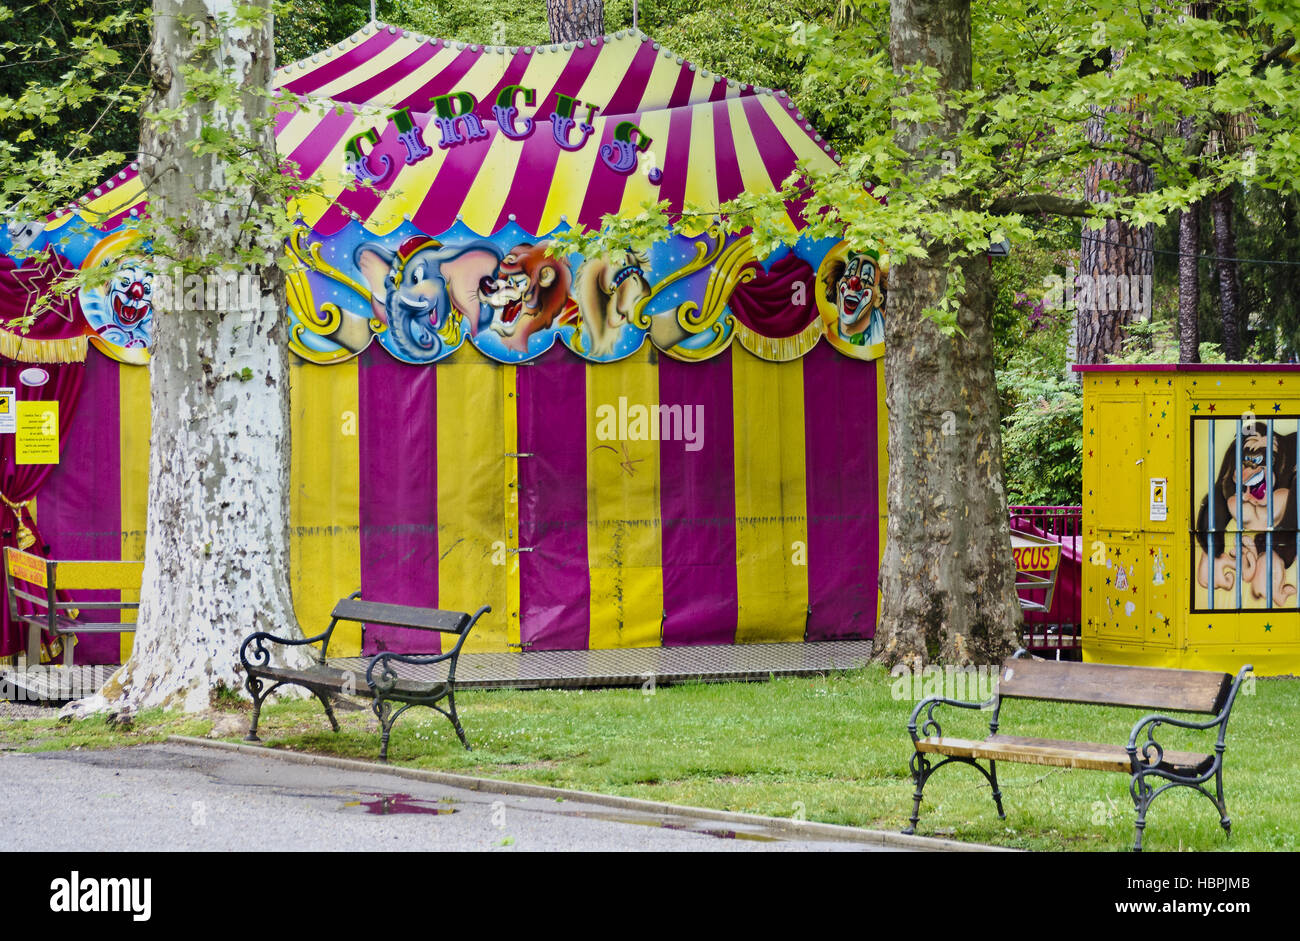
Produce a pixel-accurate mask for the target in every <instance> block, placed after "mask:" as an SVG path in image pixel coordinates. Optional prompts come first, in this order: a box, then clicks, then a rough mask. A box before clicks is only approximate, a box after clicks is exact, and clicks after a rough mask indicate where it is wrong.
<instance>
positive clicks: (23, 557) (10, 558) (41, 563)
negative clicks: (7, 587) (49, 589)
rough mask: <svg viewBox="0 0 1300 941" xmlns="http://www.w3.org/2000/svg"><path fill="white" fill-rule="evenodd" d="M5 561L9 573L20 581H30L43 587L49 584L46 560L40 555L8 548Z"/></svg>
mask: <svg viewBox="0 0 1300 941" xmlns="http://www.w3.org/2000/svg"><path fill="white" fill-rule="evenodd" d="M5 563H6V564H7V565H8V567H9V574H10V575H12V576H13V577H14V578H16V579H19V580H20V581H24V582H30V583H31V584H33V585H39V586H41V587H42V588H45V587H46V585H47V584H48V583H47V580H46V577H45V560H44V559H42V558H41V557H40V556H38V555H32V553H30V552H22V551H20V550H18V549H13V548H6V549H5Z"/></svg>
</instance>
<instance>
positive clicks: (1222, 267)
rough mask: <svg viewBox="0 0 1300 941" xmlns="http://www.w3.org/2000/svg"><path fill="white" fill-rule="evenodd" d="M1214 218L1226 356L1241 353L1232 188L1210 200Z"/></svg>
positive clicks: (1237, 356) (1239, 354)
mask: <svg viewBox="0 0 1300 941" xmlns="http://www.w3.org/2000/svg"><path fill="white" fill-rule="evenodd" d="M1210 214H1211V216H1212V217H1213V219H1214V254H1215V255H1216V256H1218V257H1217V258H1216V259H1215V267H1216V268H1217V269H1218V273H1219V316H1220V317H1221V318H1222V321H1223V352H1224V355H1226V356H1227V358H1228V359H1231V360H1239V359H1241V358H1242V355H1243V352H1244V350H1243V346H1244V344H1243V343H1242V336H1241V333H1242V323H1241V280H1240V274H1239V271H1238V267H1237V262H1235V261H1229V260H1228V259H1230V258H1236V257H1237V237H1236V234H1235V233H1234V232H1233V231H1232V190H1231V189H1221V190H1219V192H1217V193H1215V194H1214V196H1213V197H1212V198H1211V199H1210Z"/></svg>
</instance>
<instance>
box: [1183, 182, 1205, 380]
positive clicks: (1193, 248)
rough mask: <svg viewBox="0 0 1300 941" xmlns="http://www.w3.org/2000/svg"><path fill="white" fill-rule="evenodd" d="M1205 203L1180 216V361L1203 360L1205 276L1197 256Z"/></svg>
mask: <svg viewBox="0 0 1300 941" xmlns="http://www.w3.org/2000/svg"><path fill="white" fill-rule="evenodd" d="M1200 208H1201V204H1200V203H1199V202H1195V203H1192V205H1191V206H1189V207H1188V208H1187V209H1186V210H1185V211H1184V212H1180V213H1179V214H1178V252H1179V254H1178V361H1179V362H1180V363H1199V362H1200V361H1201V352H1200V349H1201V338H1200V325H1199V324H1198V322H1197V317H1198V311H1199V308H1200V305H1201V276H1200V272H1199V270H1198V268H1197V256H1198V255H1199V254H1200V249H1201V216H1200Z"/></svg>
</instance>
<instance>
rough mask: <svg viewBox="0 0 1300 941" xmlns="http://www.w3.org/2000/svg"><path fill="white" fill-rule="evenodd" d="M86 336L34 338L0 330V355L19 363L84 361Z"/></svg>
mask: <svg viewBox="0 0 1300 941" xmlns="http://www.w3.org/2000/svg"><path fill="white" fill-rule="evenodd" d="M88 339H89V338H88V337H85V336H80V337H71V338H69V339H66V340H33V339H32V338H31V337H25V336H23V335H22V334H19V333H10V332H9V331H8V330H0V356H3V357H5V358H6V359H11V360H13V361H14V362H18V363H84V362H85V361H86V347H87V345H88V344H87V340H88Z"/></svg>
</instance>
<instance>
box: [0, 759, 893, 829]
mask: <svg viewBox="0 0 1300 941" xmlns="http://www.w3.org/2000/svg"><path fill="white" fill-rule="evenodd" d="M0 792H3V793H4V795H5V810H6V817H7V818H8V820H10V821H12V822H13V823H14V824H16V825H14V826H6V827H5V828H4V831H3V833H0V848H2V849H3V850H5V851H7V852H11V853H12V852H28V851H33V850H47V851H51V850H52V851H121V850H234V849H260V850H324V851H329V850H349V851H355V850H373V849H397V850H416V851H427V850H444V851H445V850H498V851H509V850H531V851H557V850H602V851H609V850H614V851H618V850H624V851H626V850H652V851H673V850H677V851H681V850H685V851H695V852H720V851H721V852H725V851H729V850H730V851H754V850H769V851H770V850H857V851H871V850H876V851H879V850H897V849H900V847H897V846H883V845H879V844H874V845H873V844H870V843H861V842H850V841H846V840H842V839H838V838H834V837H829V836H822V835H817V836H814V837H813V838H811V839H802V838H800V839H792V838H791V837H790V835H789V834H788V833H787V832H783V831H779V830H771V829H768V828H766V827H764V826H762V825H761V824H755V825H748V824H746V825H737V824H734V823H722V822H713V821H708V820H700V819H694V818H688V817H677V816H673V815H664V814H656V813H648V812H643V811H633V810H623V809H613V808H610V807H603V806H599V805H596V804H588V803H583V802H580V801H577V800H574V801H568V800H565V801H557V800H553V799H549V798H541V797H520V796H510V795H504V794H492V793H490V792H485V791H472V790H466V789H461V788H456V787H449V786H446V785H442V784H435V783H431V782H427V781H419V780H412V779H409V778H399V777H396V776H393V775H388V774H384V773H383V772H382V771H359V770H351V769H341V768H333V767H328V766H321V765H305V764H296V763H291V762H288V761H283V760H280V759H277V758H274V757H271V756H262V755H257V754H250V753H244V752H230V751H216V750H211V749H207V748H202V747H195V746H190V745H181V744H165V745H142V746H137V747H134V748H120V749H112V750H105V751H63V752H46V753H40V754H19V753H15V752H0Z"/></svg>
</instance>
